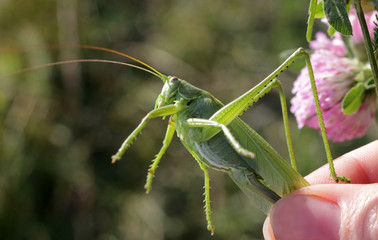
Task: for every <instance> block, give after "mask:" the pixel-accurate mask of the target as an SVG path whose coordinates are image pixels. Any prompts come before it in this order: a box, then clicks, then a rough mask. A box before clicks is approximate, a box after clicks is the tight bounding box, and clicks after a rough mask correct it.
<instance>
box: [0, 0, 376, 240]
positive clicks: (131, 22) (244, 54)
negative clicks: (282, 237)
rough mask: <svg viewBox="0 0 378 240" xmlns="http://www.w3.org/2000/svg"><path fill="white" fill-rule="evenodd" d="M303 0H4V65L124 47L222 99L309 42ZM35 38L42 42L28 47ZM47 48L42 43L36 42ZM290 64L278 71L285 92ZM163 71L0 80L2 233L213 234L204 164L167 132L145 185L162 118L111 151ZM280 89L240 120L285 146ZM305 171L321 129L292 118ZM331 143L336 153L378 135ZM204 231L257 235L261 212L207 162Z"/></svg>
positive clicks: (103, 70)
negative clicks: (168, 140) (122, 150)
mask: <svg viewBox="0 0 378 240" xmlns="http://www.w3.org/2000/svg"><path fill="white" fill-rule="evenodd" d="M307 4H308V2H307V1H302V0H296V1H290V2H288V1H277V0H254V1H247V0H232V1H210V0H201V1H196V0H194V1H184V0H176V1H158V0H155V1H154V0H150V1H143V0H140V1H130V0H129V1H127V0H126V1H120V0H118V1H117V0H110V1H109V0H107V1H105V0H97V1H90V0H82V1H79V0H28V1H20V0H2V1H0V49H1V52H0V75H6V74H8V73H11V72H14V71H17V70H20V69H23V68H26V67H30V66H35V65H39V64H44V63H51V62H55V61H59V60H67V59H83V58H97V59H112V60H122V61H123V60H125V59H123V58H122V57H119V56H115V55H112V54H108V53H103V52H99V51H94V50H85V49H66V48H55V47H50V48H48V47H47V46H51V45H54V44H78V43H81V44H91V45H97V46H103V47H108V48H111V49H115V50H121V51H123V52H126V53H128V54H130V55H132V56H135V57H137V58H139V59H141V60H143V61H146V62H147V63H149V64H151V65H152V66H154V67H155V68H157V69H158V70H159V71H161V72H163V73H166V74H169V75H176V76H178V77H180V78H183V79H186V80H188V81H189V82H191V83H193V84H194V85H196V86H198V87H200V88H203V89H205V90H208V91H209V92H211V93H212V94H213V95H214V96H216V97H217V98H218V99H220V100H221V101H223V102H228V101H230V100H232V99H234V98H236V97H238V96H239V95H240V94H242V93H243V92H244V91H246V90H247V89H249V88H251V87H253V86H254V85H255V84H256V83H258V82H259V81H261V80H262V79H263V78H264V77H265V76H267V75H268V74H269V73H270V72H271V71H272V70H273V69H274V68H276V67H277V66H278V64H279V63H280V61H281V60H282V59H281V60H280V58H279V54H280V53H281V52H283V51H284V50H286V49H296V48H298V47H300V46H304V47H306V46H307V43H306V42H305V26H306V17H307V16H306V14H307V8H308V6H307ZM36 46H44V47H45V48H44V49H40V48H36ZM46 47H47V48H46ZM295 77H296V75H295V74H294V73H292V72H290V71H286V72H284V73H283V74H281V75H280V79H281V80H282V82H283V83H284V87H285V89H286V91H287V95H288V97H289V96H290V88H291V86H292V82H293V81H294V80H295ZM161 87H162V83H161V82H160V81H159V79H157V78H156V77H153V76H150V75H149V74H146V73H144V72H141V71H138V70H134V69H130V68H125V67H123V66H118V65H110V64H105V63H84V64H80V65H79V64H70V65H63V66H58V67H48V68H42V69H38V70H34V71H30V72H25V73H21V74H16V75H12V76H8V77H1V79H0V121H1V122H0V135H1V138H0V239H30V240H37V239H38V240H49V239H54V240H55V239H98V240H113V239H114V240H115V239H154V240H160V239H210V238H211V237H210V233H209V232H208V231H207V230H206V221H205V216H204V212H203V196H202V194H203V175H202V172H201V170H200V169H199V167H198V166H197V163H196V162H195V161H194V159H193V158H192V157H191V156H190V155H189V153H187V151H186V150H185V148H184V147H183V146H182V145H181V143H180V142H179V141H178V139H177V138H176V139H175V140H174V141H173V143H172V145H171V147H170V148H169V150H168V152H167V153H166V155H165V156H164V158H163V161H162V163H161V165H160V167H159V169H158V171H157V173H156V178H155V180H154V183H153V190H152V192H151V193H150V194H148V195H146V194H144V189H143V185H144V181H145V176H146V171H147V168H148V166H149V164H150V160H151V159H153V157H154V155H155V154H156V153H157V152H158V150H159V149H160V145H161V142H162V139H163V137H164V132H165V128H166V125H167V121H166V120H165V121H162V120H154V121H151V122H150V123H149V125H148V126H147V127H146V128H145V130H144V131H143V134H142V135H141V136H140V137H139V138H138V140H137V141H136V142H135V143H134V145H133V146H132V148H130V149H129V150H128V152H127V153H126V155H125V157H124V159H122V160H121V161H120V162H118V163H117V164H115V165H112V164H110V157H111V155H112V154H113V153H115V152H116V151H117V149H118V147H119V146H120V144H121V143H122V141H123V140H124V138H125V137H126V136H127V135H128V134H129V133H130V132H131V131H132V130H133V129H134V128H135V127H136V126H137V125H138V123H139V121H140V120H141V119H142V117H143V116H144V115H145V114H146V113H147V112H148V111H150V110H151V109H152V108H153V106H154V100H155V98H156V97H157V95H158V94H159V92H160V89H161ZM277 95H278V94H277V92H275V91H274V92H273V93H271V94H268V95H267V96H266V97H264V98H263V99H262V100H261V101H260V102H258V103H257V104H256V106H254V107H252V108H251V109H250V110H248V111H247V112H246V113H245V114H244V116H243V119H244V120H245V121H247V122H248V123H249V124H250V125H251V126H252V127H254V128H255V129H256V130H257V131H258V132H260V133H261V134H262V135H263V136H264V137H265V138H266V139H267V140H268V141H269V142H270V143H271V144H272V145H273V146H274V147H275V148H276V149H277V150H278V151H279V152H280V153H281V154H282V155H283V156H285V157H286V158H287V155H288V154H287V150H286V143H285V138H284V133H283V125H282V119H281V112H280V104H279V99H278V96H277ZM290 117H291V121H292V123H291V126H292V130H293V138H294V139H293V140H294V145H295V146H294V147H295V151H296V154H297V159H298V161H299V163H298V164H299V168H300V171H301V172H302V173H303V174H307V173H308V172H310V171H312V170H314V169H316V168H317V167H319V166H321V165H323V164H325V162H326V161H325V154H324V153H323V149H322V142H321V138H320V136H319V134H318V133H317V132H316V131H314V130H310V129H303V130H298V129H297V128H296V124H295V122H294V119H293V117H292V116H290ZM376 133H377V130H376V127H373V128H372V131H371V133H370V134H369V135H368V136H366V137H364V138H362V139H359V140H356V141H350V142H346V143H339V144H332V149H333V154H334V156H339V155H340V154H342V153H344V152H347V151H349V150H351V149H353V148H355V147H357V146H360V145H363V144H364V143H366V142H369V141H371V140H372V139H375V138H376V137H377V134H376ZM210 176H211V186H212V188H211V198H212V207H213V218H214V223H215V226H216V230H215V237H213V238H214V239H261V238H262V233H261V228H262V223H263V221H264V218H265V216H264V215H263V214H262V213H261V212H260V211H259V210H258V209H257V208H255V207H254V206H253V205H252V203H251V202H249V200H248V199H247V197H246V196H244V195H243V194H242V192H241V191H240V190H239V189H238V188H237V186H236V185H235V184H234V183H233V182H232V181H231V180H230V179H229V178H228V176H226V175H225V174H223V173H220V172H216V171H212V170H211V171H210Z"/></svg>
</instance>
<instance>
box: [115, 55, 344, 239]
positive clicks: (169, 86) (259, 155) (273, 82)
mask: <svg viewBox="0 0 378 240" xmlns="http://www.w3.org/2000/svg"><path fill="white" fill-rule="evenodd" d="M123 55H124V56H126V57H128V58H130V59H132V60H136V59H135V58H132V57H130V56H128V55H125V54H123ZM302 56H303V57H305V60H306V65H307V68H308V71H309V75H310V81H311V85H312V91H313V95H314V99H315V105H316V108H317V115H318V119H319V124H320V128H321V133H322V138H323V142H324V146H325V149H326V153H327V159H328V163H329V167H330V172H331V176H332V178H333V179H334V180H335V181H336V182H337V181H345V182H348V181H349V179H347V178H345V177H339V176H337V175H336V172H335V169H334V167H333V162H332V156H331V152H330V148H329V144H328V140H327V135H326V131H325V126H324V122H323V118H322V113H321V109H320V105H319V100H318V97H317V91H316V86H315V80H314V74H313V71H312V66H311V62H310V58H309V56H308V53H307V52H306V51H305V50H304V49H302V48H299V49H298V50H297V51H295V52H294V53H293V54H292V55H291V56H290V57H289V58H288V59H287V60H286V61H284V62H283V63H282V64H281V65H280V66H279V67H278V68H277V69H276V70H274V71H273V72H272V73H271V74H270V75H269V76H268V77H266V78H265V79H264V80H263V81H261V82H260V83H259V84H258V85H256V86H255V87H254V88H252V89H250V90H249V91H247V92H246V93H245V94H243V95H242V96H240V97H239V98H237V99H235V100H233V101H232V102H230V103H229V104H227V105H224V104H222V103H221V102H220V101H219V100H217V99H216V98H215V97H213V96H212V95H211V94H210V93H209V92H206V91H204V90H202V89H199V88H197V87H195V86H193V85H191V84H189V83H188V82H186V81H184V80H181V79H179V78H177V77H173V76H165V75H163V74H161V73H160V72H158V71H157V70H155V69H154V68H152V67H150V66H149V65H147V64H145V63H143V62H141V61H139V60H136V61H137V62H139V63H141V64H143V65H144V66H147V67H148V68H149V69H150V70H151V71H152V72H154V75H156V76H158V77H159V78H160V79H161V80H162V81H163V83H164V86H163V88H162V91H161V93H160V95H159V96H158V98H157V100H156V103H155V109H154V110H152V111H150V112H149V113H148V114H147V115H146V116H145V117H144V118H143V120H142V121H141V123H140V124H139V126H138V127H137V128H136V129H135V130H134V131H133V132H132V133H131V134H130V135H129V136H128V137H127V139H126V140H125V141H124V142H123V144H122V146H121V147H120V149H119V150H118V152H117V153H116V154H115V155H113V156H112V162H113V163H114V162H116V161H117V160H119V159H121V157H122V155H123V154H124V153H125V151H126V150H127V149H128V147H130V145H131V144H132V142H133V140H134V139H135V138H136V136H137V135H138V134H139V133H140V132H141V130H142V129H143V128H144V127H145V125H146V124H147V122H148V121H149V120H150V119H153V118H158V117H163V118H164V117H167V116H169V124H168V128H167V131H166V135H165V138H164V140H163V146H162V148H161V150H160V151H159V153H158V154H157V155H156V158H155V159H154V160H153V161H152V164H151V166H150V168H149V170H148V174H147V182H146V185H145V188H146V191H147V192H149V191H150V190H151V184H152V179H153V177H154V174H155V171H156V168H157V167H158V163H159V161H160V159H161V158H162V156H163V154H164V153H165V152H166V150H167V148H168V146H169V145H170V143H171V140H172V137H173V135H174V133H175V132H177V135H178V137H179V138H180V140H181V142H182V143H183V145H184V146H185V147H186V148H187V150H188V151H189V152H190V153H191V154H192V156H193V157H194V158H195V159H196V161H197V162H198V164H199V165H200V168H201V169H202V171H203V172H204V185H205V213H206V219H207V224H208V229H209V230H210V231H211V233H212V234H213V233H214V225H213V222H212V219H211V208H210V193H209V188H210V186H209V179H210V178H209V173H208V168H212V169H215V170H218V171H223V172H226V173H227V174H228V175H229V176H230V177H231V179H232V180H233V181H234V182H235V183H236V184H237V185H238V186H239V187H240V189H241V190H242V191H243V192H244V193H245V194H246V195H247V196H248V197H250V198H251V199H252V200H253V202H254V203H255V204H256V205H257V206H258V207H259V208H260V209H261V210H262V211H263V212H265V213H268V212H269V210H270V209H271V207H272V206H273V204H274V203H275V202H276V201H277V200H278V199H279V198H281V197H284V196H286V195H287V194H289V193H290V192H292V191H294V190H296V189H299V188H302V187H305V186H308V185H309V183H307V181H306V180H305V179H304V178H303V177H302V176H301V175H300V174H299V173H298V172H297V171H296V163H295V158H294V153H293V147H292V141H291V136H290V130H289V124H288V113H287V107H286V100H285V96H284V94H283V91H282V87H281V83H280V81H279V80H278V79H277V76H278V74H279V73H280V72H282V71H283V70H284V69H286V68H287V67H288V66H289V65H290V64H291V63H292V62H294V61H295V60H296V59H298V58H300V57H302ZM150 70H148V71H150ZM273 88H278V89H279V94H280V100H281V105H282V114H283V122H284V126H285V133H286V138H287V145H288V149H289V155H290V159H291V165H292V167H291V166H290V165H289V164H288V163H287V162H286V161H285V160H284V159H283V158H282V157H281V156H280V155H279V154H278V153H277V152H276V151H275V150H274V149H273V148H272V147H271V146H270V145H269V144H268V143H267V141H265V140H264V139H263V138H262V137H261V136H260V135H259V134H258V133H257V132H255V131H254V130H253V129H252V128H251V127H250V126H248V125H247V124H246V123H245V122H244V121H242V120H241V119H240V118H239V116H240V115H242V114H243V112H244V111H245V110H247V109H248V108H249V107H250V106H251V105H252V104H253V103H254V102H256V101H257V100H258V99H259V98H261V97H262V96H264V95H265V94H266V93H267V92H269V91H270V90H271V89H273Z"/></svg>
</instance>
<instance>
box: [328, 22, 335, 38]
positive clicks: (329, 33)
mask: <svg viewBox="0 0 378 240" xmlns="http://www.w3.org/2000/svg"><path fill="white" fill-rule="evenodd" d="M327 33H328V35H329V36H330V37H333V35H335V33H336V29H334V28H333V27H332V26H331V25H329V27H328V31H327Z"/></svg>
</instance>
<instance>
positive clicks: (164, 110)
mask: <svg viewBox="0 0 378 240" xmlns="http://www.w3.org/2000/svg"><path fill="white" fill-rule="evenodd" d="M177 112H178V107H177V106H176V105H174V104H172V105H167V106H164V107H161V108H157V109H154V110H152V111H151V112H149V113H148V114H147V115H146V116H145V117H144V118H143V120H142V121H141V123H140V124H139V125H138V127H137V128H136V129H135V130H134V131H133V132H132V133H131V134H130V135H129V136H128V137H127V138H126V140H125V141H124V142H123V143H122V146H121V147H120V148H119V149H118V152H117V153H116V154H114V155H113V156H112V163H115V162H117V161H118V160H120V159H121V158H122V155H123V154H124V153H125V152H126V150H127V149H128V148H129V147H130V146H131V144H132V142H133V140H134V139H135V138H136V136H137V135H138V134H139V133H140V132H141V131H142V129H143V128H144V127H145V126H146V124H147V122H148V121H149V120H150V119H153V118H157V117H163V116H168V115H172V114H175V113H177Z"/></svg>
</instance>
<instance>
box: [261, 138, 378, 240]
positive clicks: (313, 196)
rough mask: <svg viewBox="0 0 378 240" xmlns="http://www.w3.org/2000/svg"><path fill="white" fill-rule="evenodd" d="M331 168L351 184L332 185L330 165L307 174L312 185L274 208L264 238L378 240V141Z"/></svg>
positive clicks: (266, 224)
mask: <svg viewBox="0 0 378 240" xmlns="http://www.w3.org/2000/svg"><path fill="white" fill-rule="evenodd" d="M335 168H336V170H337V173H338V175H342V176H347V177H350V179H351V181H352V183H353V184H335V183H334V182H333V180H332V179H331V178H330V176H329V170H328V165H326V166H323V167H322V168H320V169H318V170H316V171H314V172H313V173H311V174H309V175H308V176H307V177H306V180H307V181H308V182H309V183H310V184H311V185H312V186H309V187H306V188H302V189H300V190H297V191H295V192H293V193H291V194H289V195H288V196H286V197H284V198H282V199H280V200H279V201H278V202H277V203H276V204H275V205H274V207H273V208H272V210H271V212H270V214H269V216H268V217H267V219H266V220H265V223H264V228H263V232H264V237H265V239H271V240H273V239H280V240H285V239H290V240H296V239H301V240H302V239H306V240H312V239H314V240H315V239H316V240H317V239H321V240H328V239H330V240H331V239H343V240H347V239H348V240H349V239H358V240H370V239H372V240H373V239H378V141H374V142H372V143H370V144H368V145H365V146H363V147H361V148H358V149H356V150H354V151H352V152H349V153H347V154H345V155H343V156H341V157H339V158H338V159H337V160H336V161H335ZM273 232H274V234H273Z"/></svg>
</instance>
